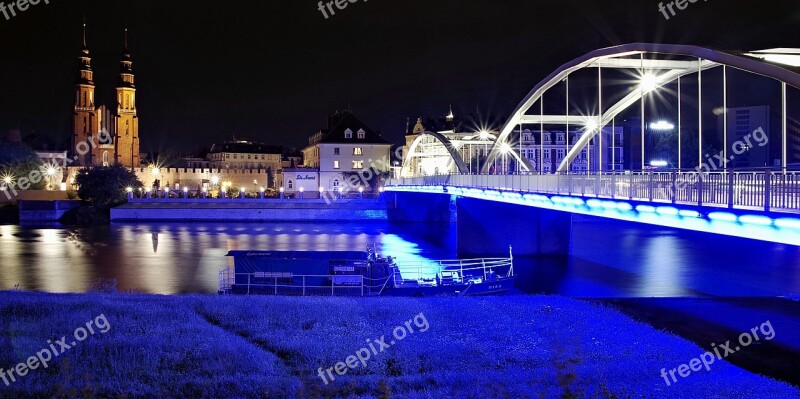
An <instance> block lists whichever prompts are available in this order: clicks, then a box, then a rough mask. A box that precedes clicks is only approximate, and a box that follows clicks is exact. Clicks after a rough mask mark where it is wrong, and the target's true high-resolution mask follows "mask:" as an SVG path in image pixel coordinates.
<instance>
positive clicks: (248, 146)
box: [207, 140, 283, 171]
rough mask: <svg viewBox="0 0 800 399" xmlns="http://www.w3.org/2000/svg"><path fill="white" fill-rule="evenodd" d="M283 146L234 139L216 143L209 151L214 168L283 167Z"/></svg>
mask: <svg viewBox="0 0 800 399" xmlns="http://www.w3.org/2000/svg"><path fill="white" fill-rule="evenodd" d="M282 156H283V148H281V147H279V146H269V145H266V144H262V143H255V142H251V141H242V140H233V141H226V142H223V143H222V144H214V145H213V146H212V147H211V151H209V153H208V157H207V159H208V161H209V163H210V164H211V167H212V168H219V169H270V168H271V169H272V170H273V171H277V170H279V169H281V160H282Z"/></svg>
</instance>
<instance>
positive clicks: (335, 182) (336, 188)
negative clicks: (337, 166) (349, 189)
mask: <svg viewBox="0 0 800 399" xmlns="http://www.w3.org/2000/svg"><path fill="white" fill-rule="evenodd" d="M338 189H339V180H334V181H333V191H337V190H338Z"/></svg>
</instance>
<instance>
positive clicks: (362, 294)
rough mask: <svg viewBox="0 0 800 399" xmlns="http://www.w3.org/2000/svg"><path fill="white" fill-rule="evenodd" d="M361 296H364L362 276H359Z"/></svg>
mask: <svg viewBox="0 0 800 399" xmlns="http://www.w3.org/2000/svg"><path fill="white" fill-rule="evenodd" d="M361 296H364V276H361Z"/></svg>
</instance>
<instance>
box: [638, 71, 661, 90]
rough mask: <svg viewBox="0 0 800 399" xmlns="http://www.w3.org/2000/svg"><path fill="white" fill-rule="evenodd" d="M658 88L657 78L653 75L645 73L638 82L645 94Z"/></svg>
mask: <svg viewBox="0 0 800 399" xmlns="http://www.w3.org/2000/svg"><path fill="white" fill-rule="evenodd" d="M658 86H659V79H658V76H656V75H653V74H652V73H646V74H645V75H644V76H642V79H641V81H640V87H641V88H642V90H644V92H645V93H649V92H651V91H653V90H655V89H657V88H658Z"/></svg>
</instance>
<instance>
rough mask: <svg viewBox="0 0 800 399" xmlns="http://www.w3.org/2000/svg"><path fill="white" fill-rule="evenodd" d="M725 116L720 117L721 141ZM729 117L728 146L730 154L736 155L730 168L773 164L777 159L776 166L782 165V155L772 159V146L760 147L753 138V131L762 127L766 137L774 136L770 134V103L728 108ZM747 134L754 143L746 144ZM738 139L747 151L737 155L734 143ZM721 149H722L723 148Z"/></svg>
mask: <svg viewBox="0 0 800 399" xmlns="http://www.w3.org/2000/svg"><path fill="white" fill-rule="evenodd" d="M724 118H725V117H724V116H723V115H720V116H719V118H718V127H717V136H718V139H719V142H720V143H722V142H723V141H724V139H723V137H724V134H723V132H724V131H725V125H724V123H723V121H724ZM727 119H728V137H727V139H728V143H727V145H726V148H727V151H728V154H729V155H730V156H733V157H734V158H733V159H732V160H730V162H728V164H727V166H728V168H734V169H737V168H753V167H764V166H773V163H774V162H775V161H777V164H776V166H780V156H779V155H778V156H777V157H776V159H775V160H771V159H770V154H769V149H770V146H768V145H765V146H763V147H759V146H758V142H757V140H754V139H753V138H752V137H753V132H754V131H756V130H758V129H762V130H763V131H764V133H766V137H770V138H771V137H772V136H770V107H769V106H768V105H762V106H754V107H737V108H728V112H727ZM746 136H750V137H751V138H750V140H749V142H750V143H751V144H752V145H751V146H749V147H747V145H746V143H747V142H748V140H747V139H745V137H746ZM737 141H739V142H742V143H744V144H745V147H746V148H744V150H745V151H744V152H743V153H741V154H738V155H735V154H733V144H734V143H736V142H737ZM737 149H738V148H737ZM720 151H722V149H721V148H720Z"/></svg>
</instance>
